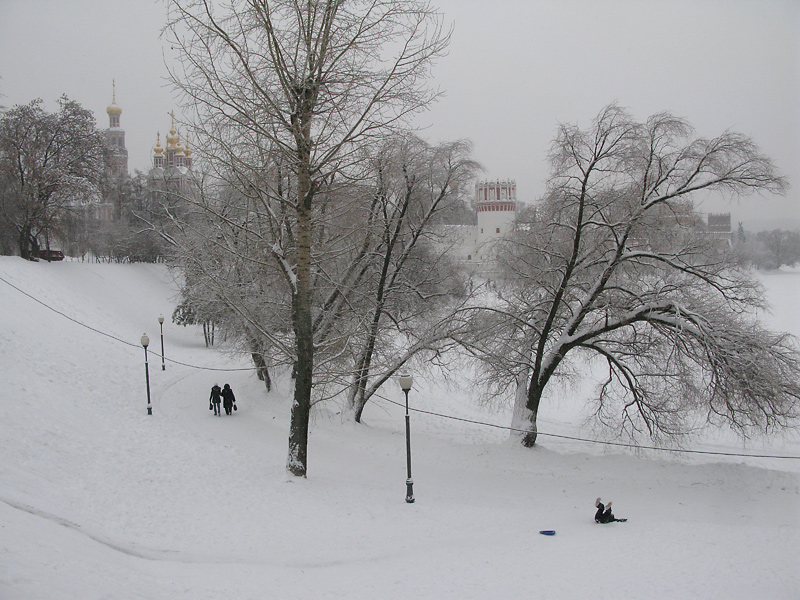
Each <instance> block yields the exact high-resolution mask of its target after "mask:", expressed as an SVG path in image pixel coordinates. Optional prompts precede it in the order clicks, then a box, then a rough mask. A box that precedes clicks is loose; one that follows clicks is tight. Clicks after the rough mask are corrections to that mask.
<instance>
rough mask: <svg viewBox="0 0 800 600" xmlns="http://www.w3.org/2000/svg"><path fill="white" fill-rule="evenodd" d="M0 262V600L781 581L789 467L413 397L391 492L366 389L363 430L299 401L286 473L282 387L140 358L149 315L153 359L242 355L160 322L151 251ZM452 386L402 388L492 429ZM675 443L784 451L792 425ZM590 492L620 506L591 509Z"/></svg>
mask: <svg viewBox="0 0 800 600" xmlns="http://www.w3.org/2000/svg"><path fill="white" fill-rule="evenodd" d="M0 278H2V281H0V373H2V385H3V390H4V393H3V411H2V417H0V451H1V452H2V454H0V456H1V457H2V458H1V459H0V598H3V599H5V600H9V599H23V598H24V599H50V598H53V599H71V598H76V599H78V598H79V599H81V600H88V599H94V598H97V599H100V598H114V599H127V598H143V599H144V598H146V599H149V600H153V599H161V598H165V599H167V598H168V599H182V598H186V599H192V600H198V599H203V598H213V599H217V598H236V599H237V600H245V599H249V598H252V599H261V598H265V599H266V598H270V599H284V598H286V599H293V598H348V599H361V598H363V599H378V598H380V599H384V598H388V599H393V598H398V599H399V598H404V599H405V598H457V599H459V600H463V599H470V598H493V599H498V598H531V597H537V598H553V599H559V598H566V599H572V598H592V599H593V600H599V599H603V598H613V599H614V600H619V599H621V598H676V599H678V598H680V599H686V598H705V599H714V598H720V599H725V600H731V599H734V600H735V599H738V598H742V599H744V598H747V599H750V598H754V597H758V598H770V599H784V598H785V599H796V598H800V558H799V557H800V460H791V459H774V458H771V459H767V458H745V457H733V456H714V455H696V454H695V455H683V454H681V455H678V454H674V453H664V452H656V451H647V452H643V453H639V454H632V453H631V452H630V451H628V450H625V449H621V448H614V447H607V446H602V445H595V444H587V443H584V442H577V441H570V440H565V439H561V438H555V437H546V436H543V437H542V438H540V442H541V444H540V446H539V447H538V448H536V449H533V450H525V449H523V448H521V447H520V446H518V445H517V444H516V443H511V442H509V441H507V439H506V437H507V433H506V432H504V431H503V430H502V429H496V428H490V427H486V426H482V425H475V424H470V423H467V422H464V421H455V420H449V419H443V418H441V417H437V416H433V415H430V414H423V413H413V414H412V417H411V429H412V451H413V479H414V492H415V496H416V503H415V504H407V503H406V502H405V501H404V497H405V491H406V490H405V478H406V473H405V468H406V465H405V434H404V421H403V416H402V415H403V411H402V408H400V407H399V406H397V405H396V404H392V403H389V402H387V401H385V400H381V401H377V402H374V403H371V404H370V405H369V406H368V408H367V409H366V411H365V414H364V418H365V424H364V425H361V426H356V425H354V424H351V423H342V422H341V419H340V418H339V417H338V416H337V415H336V412H335V406H329V407H328V409H326V410H324V411H318V412H317V413H316V415H315V420H314V425H313V429H312V431H311V442H310V447H309V477H308V479H306V480H297V479H295V478H293V477H290V476H287V474H286V472H285V470H284V463H285V458H286V450H287V435H288V417H289V402H288V400H287V389H286V384H285V383H284V384H280V385H279V386H278V390H277V391H273V392H272V393H271V394H267V393H266V391H265V390H264V388H263V385H262V384H261V382H259V381H258V380H257V379H256V378H255V377H254V375H253V374H252V373H251V372H250V371H247V370H239V371H211V370H205V369H202V368H193V367H189V366H183V365H179V364H176V363H172V362H167V364H166V370H164V371H162V370H161V361H160V340H159V335H158V331H159V327H158V322H157V320H156V319H157V317H158V315H159V314H163V315H164V316H165V317H166V322H165V323H164V337H165V344H166V351H165V354H166V357H167V359H171V360H176V361H180V362H182V363H186V364H188V365H195V366H198V367H213V368H230V369H236V368H242V367H248V366H249V365H248V363H247V361H246V360H244V359H239V358H235V357H232V356H229V355H226V354H224V353H222V352H220V351H219V350H217V349H207V348H205V346H204V344H203V339H202V332H201V331H200V330H199V329H198V328H191V327H190V328H183V327H178V326H175V325H173V324H172V323H171V322H170V319H169V317H170V315H171V314H172V309H173V306H174V302H175V289H176V286H175V284H174V282H173V281H172V278H171V277H170V275H169V273H168V272H167V270H166V269H165V268H164V267H161V266H154V265H107V264H90V263H79V262H69V261H67V262H63V263H53V264H47V263H41V262H40V263H30V262H25V261H22V260H21V259H18V258H7V257H3V258H0ZM764 281H765V284H766V285H767V289H768V290H769V292H770V299H771V300H772V302H773V304H774V306H775V311H774V313H773V314H771V315H767V317H766V318H768V319H769V320H770V323H771V324H772V325H773V326H774V327H776V328H780V329H784V330H790V331H792V332H793V333H795V334H799V333H800V322H799V321H798V316H797V311H796V302H797V299H798V298H799V297H800V294H798V292H800V272H797V271H790V272H780V273H775V274H769V275H764ZM12 286H16V287H17V288H19V289H15V288H14V287H12ZM23 292H24V293H23ZM26 294H28V295H26ZM37 300H38V301H39V302H37ZM40 302H41V303H44V304H46V305H48V306H49V307H51V308H52V309H55V310H56V311H59V312H60V313H63V314H58V313H57V312H54V310H51V309H50V308H47V307H45V306H44V305H42V304H41V303H40ZM70 319H73V320H70ZM75 321H78V322H80V323H82V324H83V325H79V324H78V323H76V322H75ZM89 328H93V329H94V330H96V331H94V330H92V329H89ZM98 331H99V332H102V333H104V334H106V335H102V334H100V333H98ZM143 332H147V333H148V334H149V336H150V338H151V346H150V350H151V351H150V352H149V358H150V363H149V367H150V384H151V391H152V407H153V414H152V416H148V415H147V410H146V405H147V398H146V391H145V374H144V352H143V350H142V347H141V346H140V345H139V338H140V336H141V334H142V333H143ZM109 336H113V337H109ZM115 338H118V339H115ZM126 342H127V343H126ZM214 382H219V383H220V384H222V383H225V382H228V383H230V384H231V386H232V387H233V389H234V391H235V392H236V395H237V399H238V402H237V404H238V408H239V410H238V411H237V412H236V413H234V415H233V416H231V417H227V416H225V415H223V416H222V417H214V416H212V413H211V411H209V410H208V400H207V399H208V394H209V389H210V387H211V385H212V384H213V383H214ZM384 394H385V396H386V397H387V398H389V399H391V400H394V401H395V402H397V403H402V401H403V396H402V392H401V391H400V390H399V388H397V387H396V386H390V387H389V388H387V389H386V390H385V391H384ZM469 396H470V394H468V393H467V392H465V391H459V392H456V391H452V390H448V389H446V388H444V387H442V386H438V385H437V384H436V382H432V381H428V380H423V379H422V376H421V375H418V377H417V381H416V382H415V386H414V389H413V390H412V392H411V395H410V400H411V404H412V406H414V407H416V408H421V409H425V410H428V411H432V412H439V413H445V414H450V415H455V416H459V417H462V418H466V419H472V420H477V421H486V422H492V423H496V424H498V425H508V424H509V423H510V416H509V415H508V412H507V410H499V411H498V410H497V409H495V410H490V409H489V408H487V407H481V406H479V405H477V404H475V403H473V402H471V401H470V398H469ZM544 410H545V412H544V414H543V415H542V422H541V428H542V431H546V432H550V433H557V434H567V435H578V436H583V437H585V436H587V434H589V432H587V431H583V430H582V429H581V427H580V423H579V422H576V421H575V420H574V417H573V415H574V414H575V413H576V409H575V406H574V405H573V403H571V402H570V396H569V394H565V395H564V397H563V398H562V399H561V400H559V401H558V402H553V403H551V405H549V406H547V407H545V409H544ZM692 447H693V448H697V449H703V450H714V451H720V452H742V453H759V454H779V455H794V456H798V455H800V439H799V438H798V435H797V432H790V433H789V434H787V435H786V436H783V437H782V438H780V439H773V440H766V441H763V440H761V441H753V442H751V443H748V444H747V445H743V444H742V443H741V442H737V441H736V440H735V438H732V437H731V436H729V435H726V434H720V435H715V436H713V439H712V438H711V437H709V438H707V439H704V440H698V441H697V443H696V445H694V446H692ZM597 496H602V497H603V498H604V499H611V500H613V501H614V507H615V512H616V513H617V514H618V516H622V517H627V518H629V521H628V522H627V523H615V524H613V525H606V526H602V525H597V524H595V523H594V521H593V518H592V517H593V513H594V506H593V502H594V499H595V498H596V497H597ZM544 529H554V530H556V531H557V533H556V535H555V536H552V537H546V536H543V535H539V531H540V530H544Z"/></svg>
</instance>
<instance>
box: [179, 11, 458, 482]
mask: <svg viewBox="0 0 800 600" xmlns="http://www.w3.org/2000/svg"><path fill="white" fill-rule="evenodd" d="M170 11H171V15H172V20H171V23H170V25H169V28H168V29H169V38H170V42H171V44H172V46H173V47H174V48H176V49H177V51H178V53H179V55H180V60H181V67H180V68H179V70H177V71H176V72H175V73H174V77H173V80H174V82H175V84H176V86H177V87H178V89H179V90H180V91H181V92H183V94H184V97H185V99H186V103H187V108H191V110H193V111H194V112H195V117H196V118H194V119H193V120H194V124H195V127H194V135H195V137H196V139H197V142H196V147H198V148H203V147H204V146H205V145H206V143H207V142H208V144H209V145H211V146H217V142H219V141H220V140H221V139H227V140H228V141H230V142H232V143H235V142H237V141H238V140H240V139H250V140H256V141H257V142H258V147H260V148H264V149H266V150H268V152H269V155H268V156H266V155H265V156H262V157H260V160H263V161H264V162H262V163H261V164H250V165H245V166H246V167H248V168H251V169H256V170H258V169H261V168H263V169H264V170H265V171H266V170H267V169H268V168H272V167H273V166H274V165H280V166H281V168H282V169H284V170H285V172H286V173H287V174H288V175H289V176H290V177H291V183H292V188H291V189H292V190H293V194H294V198H292V199H291V201H290V202H289V203H286V204H285V205H284V206H285V207H286V209H287V211H288V213H287V217H289V218H290V221H289V222H288V223H290V227H291V238H292V245H291V252H287V251H286V250H287V247H282V246H280V245H273V246H272V247H271V248H270V251H271V259H272V260H274V261H275V262H276V263H277V264H278V265H279V267H280V268H281V269H282V271H283V273H284V277H285V280H286V284H287V285H288V286H289V288H290V290H291V294H292V296H291V298H292V303H291V324H292V329H293V333H294V342H295V346H296V348H295V352H296V356H297V362H296V366H295V373H296V379H295V390H294V402H293V404H292V415H291V425H290V434H289V452H288V459H287V469H288V470H289V471H290V472H291V473H293V474H294V475H297V476H305V474H306V466H307V465H306V463H307V451H308V423H309V415H310V409H311V403H312V387H313V385H314V378H313V376H314V364H315V352H316V347H315V343H314V313H313V304H314V292H315V290H314V288H313V280H314V273H313V271H312V262H313V258H312V257H313V253H314V248H315V239H316V236H317V233H318V227H317V222H316V221H315V219H316V218H317V217H318V215H319V214H320V213H321V210H320V207H323V208H324V203H325V199H326V194H325V193H324V192H325V188H326V187H327V186H329V185H332V184H333V183H334V182H335V180H337V179H339V178H340V177H345V178H346V177H348V176H350V175H351V174H352V173H353V172H354V171H358V164H357V158H358V150H359V147H360V146H362V145H363V144H364V143H366V142H368V141H370V140H374V139H377V138H379V137H380V136H382V135H384V134H385V132H386V131H387V130H389V129H391V128H392V127H394V126H396V125H398V124H400V123H402V121H403V120H404V119H405V118H406V117H407V116H408V115H410V114H412V113H414V112H415V111H417V110H419V109H421V108H423V107H424V106H425V105H427V104H428V103H429V102H430V101H431V100H432V98H433V96H434V94H433V93H431V91H430V90H429V89H428V88H427V83H426V82H427V77H428V71H429V66H430V64H431V61H432V60H433V59H434V58H436V57H437V56H438V55H440V54H441V53H442V52H443V51H444V49H445V48H446V46H447V42H448V36H447V35H446V34H443V32H442V29H441V25H440V22H441V15H440V14H439V13H437V12H436V11H435V10H434V9H432V8H431V7H430V6H429V5H428V3H427V2H418V1H414V0H356V1H347V2H345V1H344V0H274V1H267V0H242V1H231V2H227V3H225V4H222V5H221V4H217V3H213V2H211V1H210V0H173V1H172V2H171V3H170ZM231 136H233V137H231ZM248 156H249V157H250V158H254V157H255V158H257V157H256V155H255V154H248ZM262 192H263V194H266V193H267V190H262ZM263 194H262V195H263Z"/></svg>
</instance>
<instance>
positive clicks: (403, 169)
mask: <svg viewBox="0 0 800 600" xmlns="http://www.w3.org/2000/svg"><path fill="white" fill-rule="evenodd" d="M469 152H470V146H469V144H467V143H465V142H463V141H461V142H454V143H447V144H441V145H439V146H435V147H431V146H429V145H428V144H427V143H425V142H424V141H422V140H420V139H419V138H417V137H415V136H402V137H400V138H395V139H392V140H389V141H388V142H387V144H386V145H384V146H383V148H382V149H381V150H380V151H379V152H377V153H376V155H375V156H374V157H373V159H372V161H371V162H372V164H373V169H374V176H375V192H374V195H373V203H372V210H370V212H369V216H368V220H367V223H366V227H367V230H368V231H369V233H370V235H368V236H367V237H365V238H364V244H363V245H362V251H361V254H362V256H364V257H366V258H367V260H366V261H363V265H361V268H360V270H359V271H358V272H359V274H360V281H358V282H357V284H356V285H354V286H352V287H354V288H356V287H357V288H359V289H360V290H361V292H360V295H362V296H363V297H364V303H365V304H366V306H364V310H363V312H362V315H363V317H362V321H361V324H360V325H359V327H358V335H357V336H355V338H356V339H355V343H354V344H353V345H354V346H355V347H356V348H357V350H356V352H355V355H354V364H353V365H351V366H350V367H349V370H350V372H352V373H353V376H352V379H353V381H352V384H351V386H350V390H349V392H348V408H349V409H350V410H352V411H353V415H354V419H355V421H356V422H360V420H361V414H362V412H363V410H364V407H365V405H366V403H367V402H368V400H369V399H370V397H371V396H372V395H373V394H374V393H375V392H376V391H377V389H379V388H380V386H381V385H382V384H383V383H384V382H385V381H386V380H387V379H388V378H389V377H391V376H392V375H393V374H394V373H395V372H396V371H397V370H398V369H400V368H402V367H403V365H404V364H405V363H406V362H407V361H408V360H410V359H411V358H412V357H413V356H414V355H415V354H417V353H420V352H425V351H435V350H436V349H439V348H441V347H442V344H446V343H448V342H449V341H450V339H449V335H448V334H447V328H446V327H445V326H444V324H445V323H447V322H448V321H449V319H448V316H447V314H448V309H449V308H452V307H453V304H454V303H453V302H452V301H451V299H452V297H453V296H454V295H456V296H457V295H461V294H463V292H464V291H465V290H466V286H465V285H464V284H463V282H462V281H460V280H459V269H458V268H457V266H456V263H455V261H452V260H451V259H450V254H451V251H452V248H451V245H450V243H448V242H446V241H445V238H444V236H442V235H441V233H439V234H438V235H437V234H436V233H435V232H437V231H439V230H440V229H441V225H442V217H443V216H444V215H446V214H447V213H448V212H449V211H453V210H458V208H459V207H460V206H461V205H462V204H463V198H461V197H460V196H459V193H460V192H461V191H462V190H463V189H465V188H467V187H468V186H467V185H466V184H467V182H468V181H470V180H471V179H472V178H473V177H474V173H475V171H476V169H477V168H478V166H477V164H476V163H475V162H474V161H472V160H471V159H470V157H469ZM353 264H356V263H353ZM354 283H356V282H354ZM462 301H463V300H462ZM442 311H444V312H442ZM384 323H390V324H391V326H390V327H385V326H384ZM389 336H392V337H394V338H399V339H401V340H403V345H404V348H402V349H400V348H395V347H394V346H393V345H392V344H391V342H390V341H389V340H388V339H386V338H387V337H389ZM379 359H380V360H379ZM375 372H377V374H378V376H377V377H376V379H375V380H374V381H370V377H371V375H372V374H373V373H375Z"/></svg>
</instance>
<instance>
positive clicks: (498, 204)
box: [465, 180, 517, 266]
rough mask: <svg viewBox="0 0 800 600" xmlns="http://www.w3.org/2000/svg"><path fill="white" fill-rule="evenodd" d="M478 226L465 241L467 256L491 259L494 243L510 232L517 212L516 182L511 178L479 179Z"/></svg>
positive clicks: (472, 258)
mask: <svg viewBox="0 0 800 600" xmlns="http://www.w3.org/2000/svg"><path fill="white" fill-rule="evenodd" d="M475 211H476V215H477V218H476V225H475V227H474V228H473V229H472V231H471V232H470V233H469V234H468V236H467V239H466V240H465V250H466V254H467V256H466V259H467V260H468V261H470V262H476V263H484V264H486V265H487V266H489V265H488V263H490V262H491V261H492V247H493V246H494V243H495V242H497V240H499V239H500V238H502V237H503V236H505V235H506V234H507V233H509V232H510V231H511V228H512V227H513V225H514V218H515V217H516V214H517V184H516V182H515V181H513V180H509V181H500V180H497V181H480V182H478V183H477V184H476V185H475Z"/></svg>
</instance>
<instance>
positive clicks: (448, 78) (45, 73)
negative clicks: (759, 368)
mask: <svg viewBox="0 0 800 600" xmlns="http://www.w3.org/2000/svg"><path fill="white" fill-rule="evenodd" d="M433 4H434V5H437V6H439V7H440V8H441V9H442V10H443V12H444V15H445V20H446V21H447V22H448V23H452V24H453V25H454V27H455V29H454V33H453V38H452V43H451V46H450V53H449V55H448V56H447V57H445V58H443V59H442V60H440V62H439V63H438V65H437V67H436V69H435V70H434V85H436V86H438V87H439V88H441V89H442V90H443V91H444V92H445V94H446V95H445V96H444V97H443V98H442V99H441V100H440V101H439V102H438V103H437V104H436V105H435V106H434V107H433V108H432V109H431V110H430V111H428V112H427V113H425V114H423V115H421V116H420V118H419V124H420V125H424V126H425V127H426V128H425V130H424V131H423V133H422V135H423V137H427V138H428V139H429V140H430V141H432V142H436V141H441V140H451V139H456V138H469V139H471V140H472V141H473V142H474V156H475V158H476V159H477V160H478V161H480V162H481V163H482V164H483V165H484V166H485V167H486V174H485V175H486V178H491V179H515V180H516V182H517V190H518V195H519V198H520V199H521V200H526V201H533V200H535V199H536V198H537V197H538V196H540V195H541V193H542V191H543V188H544V181H545V178H546V176H547V164H546V162H545V158H546V153H547V150H548V146H549V144H550V141H551V140H552V138H553V134H554V131H555V128H556V126H557V124H558V123H559V122H572V123H575V122H576V123H578V124H581V125H587V124H588V123H589V121H590V120H591V118H592V117H593V116H595V115H596V114H597V113H598V112H599V111H600V109H601V108H602V107H603V106H605V105H606V104H608V103H610V102H612V101H616V102H618V103H619V104H620V105H622V106H626V107H628V108H629V109H630V110H631V111H632V113H633V114H634V116H636V117H637V118H641V119H644V118H646V117H647V116H649V115H650V114H652V113H655V112H659V111H662V110H669V111H671V112H673V113H675V114H677V115H679V116H681V117H685V118H686V119H687V120H689V122H690V123H691V124H692V125H694V127H695V128H696V129H697V133H698V134H699V135H703V136H713V135H717V134H719V133H721V132H722V131H723V130H725V129H733V130H736V131H740V132H742V133H745V134H747V135H750V136H751V137H753V139H754V140H755V141H756V142H757V143H758V144H759V145H760V146H761V148H762V149H763V150H764V152H765V153H767V154H768V155H769V156H771V157H772V158H773V159H774V160H775V162H776V163H777V165H778V167H779V169H780V170H781V172H782V173H783V174H784V175H786V176H787V177H788V178H789V180H790V182H791V183H792V185H793V187H792V189H791V190H790V192H789V194H788V195H787V196H786V197H785V198H777V199H776V198H745V199H743V200H742V201H741V202H740V203H738V204H734V205H732V206H730V207H729V206H726V205H723V204H719V203H718V202H716V201H714V202H711V203H710V202H709V201H707V200H706V201H705V205H703V206H701V207H700V208H701V209H704V210H715V211H716V210H724V211H728V210H730V212H731V213H732V215H733V220H734V227H735V223H736V222H738V221H744V223H745V227H746V228H748V229H756V230H757V229H760V228H762V227H787V226H788V225H791V226H793V227H800V2H798V1H797V0H690V1H685V0H616V1H608V0H492V1H490V0H483V1H480V0H434V1H433ZM164 16H165V7H164V3H163V2H162V0H135V1H134V0H127V1H126V0H0V77H2V80H0V94H2V97H0V105H4V106H6V107H10V106H13V105H15V104H22V103H27V102H29V101H30V100H32V99H34V98H37V97H40V98H42V99H44V100H45V103H46V104H47V107H48V108H49V109H51V110H52V109H54V108H55V100H56V98H57V97H58V96H60V95H61V94H63V93H66V94H67V95H68V96H69V97H71V98H73V99H75V100H77V101H78V102H80V103H81V104H83V105H84V106H85V107H87V108H89V109H91V110H92V111H94V112H95V115H96V117H97V121H98V124H99V125H100V126H101V127H107V126H108V117H107V116H106V113H105V108H106V106H107V105H108V104H109V103H110V102H111V81H112V79H115V80H116V89H117V103H118V104H119V105H120V107H121V108H122V110H123V113H122V118H121V124H122V127H123V128H124V129H125V131H126V138H127V146H128V151H129V164H130V167H131V170H133V169H141V170H145V169H146V168H148V166H149V160H150V156H151V149H152V147H153V145H154V144H155V141H156V132H157V131H160V132H161V135H162V144H163V136H164V133H165V132H166V130H167V129H168V128H169V116H168V113H169V111H170V110H172V109H173V108H177V102H176V101H175V99H174V98H173V96H172V93H171V92H170V90H169V89H168V88H167V87H165V83H164V79H163V77H164V74H165V68H164V58H163V50H164V48H163V46H164V44H163V42H162V41H161V40H160V39H159V32H160V28H161V26H162V25H163V22H164ZM167 50H168V49H167ZM789 219H793V220H794V221H790V220H789Z"/></svg>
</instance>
